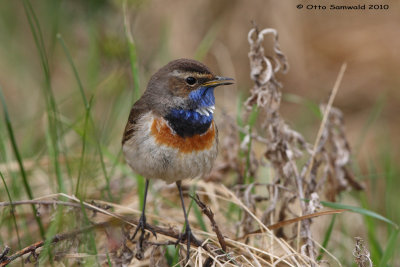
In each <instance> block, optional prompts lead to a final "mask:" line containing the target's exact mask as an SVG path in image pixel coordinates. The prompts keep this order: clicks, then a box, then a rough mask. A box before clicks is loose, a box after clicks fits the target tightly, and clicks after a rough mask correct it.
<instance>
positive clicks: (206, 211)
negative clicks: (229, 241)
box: [192, 194, 226, 252]
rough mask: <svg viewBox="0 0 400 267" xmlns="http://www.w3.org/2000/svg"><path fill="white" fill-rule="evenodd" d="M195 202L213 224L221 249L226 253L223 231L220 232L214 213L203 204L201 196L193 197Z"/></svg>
mask: <svg viewBox="0 0 400 267" xmlns="http://www.w3.org/2000/svg"><path fill="white" fill-rule="evenodd" d="M192 198H193V200H194V201H196V203H197V205H198V206H199V207H200V209H201V211H202V212H203V213H204V214H205V215H206V216H207V217H208V219H209V220H210V222H211V226H212V229H213V231H214V232H215V234H216V235H217V238H218V242H219V244H220V245H221V248H222V250H223V251H224V252H226V242H225V238H224V236H223V235H222V233H221V231H220V230H219V227H218V225H217V223H216V222H215V219H214V213H213V212H212V211H211V209H210V208H209V207H207V206H206V204H204V203H203V202H201V200H200V198H199V196H198V195H197V194H196V197H192Z"/></svg>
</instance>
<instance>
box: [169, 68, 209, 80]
mask: <svg viewBox="0 0 400 267" xmlns="http://www.w3.org/2000/svg"><path fill="white" fill-rule="evenodd" d="M170 75H172V76H175V77H179V78H186V77H188V76H195V77H196V78H212V77H213V75H212V74H211V73H200V72H185V71H179V70H174V71H173V72H171V74H170Z"/></svg>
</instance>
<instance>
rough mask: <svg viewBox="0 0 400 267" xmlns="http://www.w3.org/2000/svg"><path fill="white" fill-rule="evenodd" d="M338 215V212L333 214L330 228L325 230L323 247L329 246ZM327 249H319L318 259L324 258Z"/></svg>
mask: <svg viewBox="0 0 400 267" xmlns="http://www.w3.org/2000/svg"><path fill="white" fill-rule="evenodd" d="M336 215H337V214H333V216H332V219H331V222H330V223H329V226H328V229H327V230H326V232H325V235H324V240H323V241H322V244H321V245H322V247H323V248H325V249H326V248H327V246H328V242H329V240H330V239H331V236H332V231H333V226H334V225H335V221H336ZM324 253H325V250H323V249H322V248H321V249H320V250H319V255H318V257H317V261H320V260H321V259H322V257H323V256H324Z"/></svg>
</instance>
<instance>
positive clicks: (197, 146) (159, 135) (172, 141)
mask: <svg viewBox="0 0 400 267" xmlns="http://www.w3.org/2000/svg"><path fill="white" fill-rule="evenodd" d="M151 135H152V136H154V138H155V141H156V142H157V143H158V144H159V145H164V146H167V147H171V148H174V149H177V150H179V152H181V153H192V152H199V151H203V150H207V149H211V148H212V147H213V145H214V143H215V138H216V130H215V125H214V122H213V121H212V122H211V124H210V126H209V128H208V130H207V131H206V132H204V133H202V134H195V135H192V136H190V137H182V136H180V135H178V134H177V133H175V132H174V130H173V129H172V128H171V127H170V126H169V125H168V122H167V121H166V120H164V119H163V118H155V119H154V120H153V123H152V125H151Z"/></svg>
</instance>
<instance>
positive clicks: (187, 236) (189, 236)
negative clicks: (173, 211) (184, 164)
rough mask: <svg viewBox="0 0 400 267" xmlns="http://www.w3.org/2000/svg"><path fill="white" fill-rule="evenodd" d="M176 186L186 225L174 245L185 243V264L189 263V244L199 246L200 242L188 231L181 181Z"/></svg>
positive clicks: (188, 225)
mask: <svg viewBox="0 0 400 267" xmlns="http://www.w3.org/2000/svg"><path fill="white" fill-rule="evenodd" d="M176 186H177V187H178V190H179V196H180V197H181V203H182V209H183V214H184V216H185V223H186V228H185V232H184V233H183V235H180V237H179V239H178V240H177V242H176V244H178V243H179V242H181V241H185V240H186V241H187V244H186V249H187V254H186V262H188V261H189V256H190V242H191V241H193V243H195V244H196V245H198V246H200V245H201V242H200V241H198V240H197V239H196V237H195V236H194V235H193V234H192V230H191V229H190V224H189V220H188V217H187V214H186V209H185V202H184V201H183V194H182V187H181V181H178V182H176Z"/></svg>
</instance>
